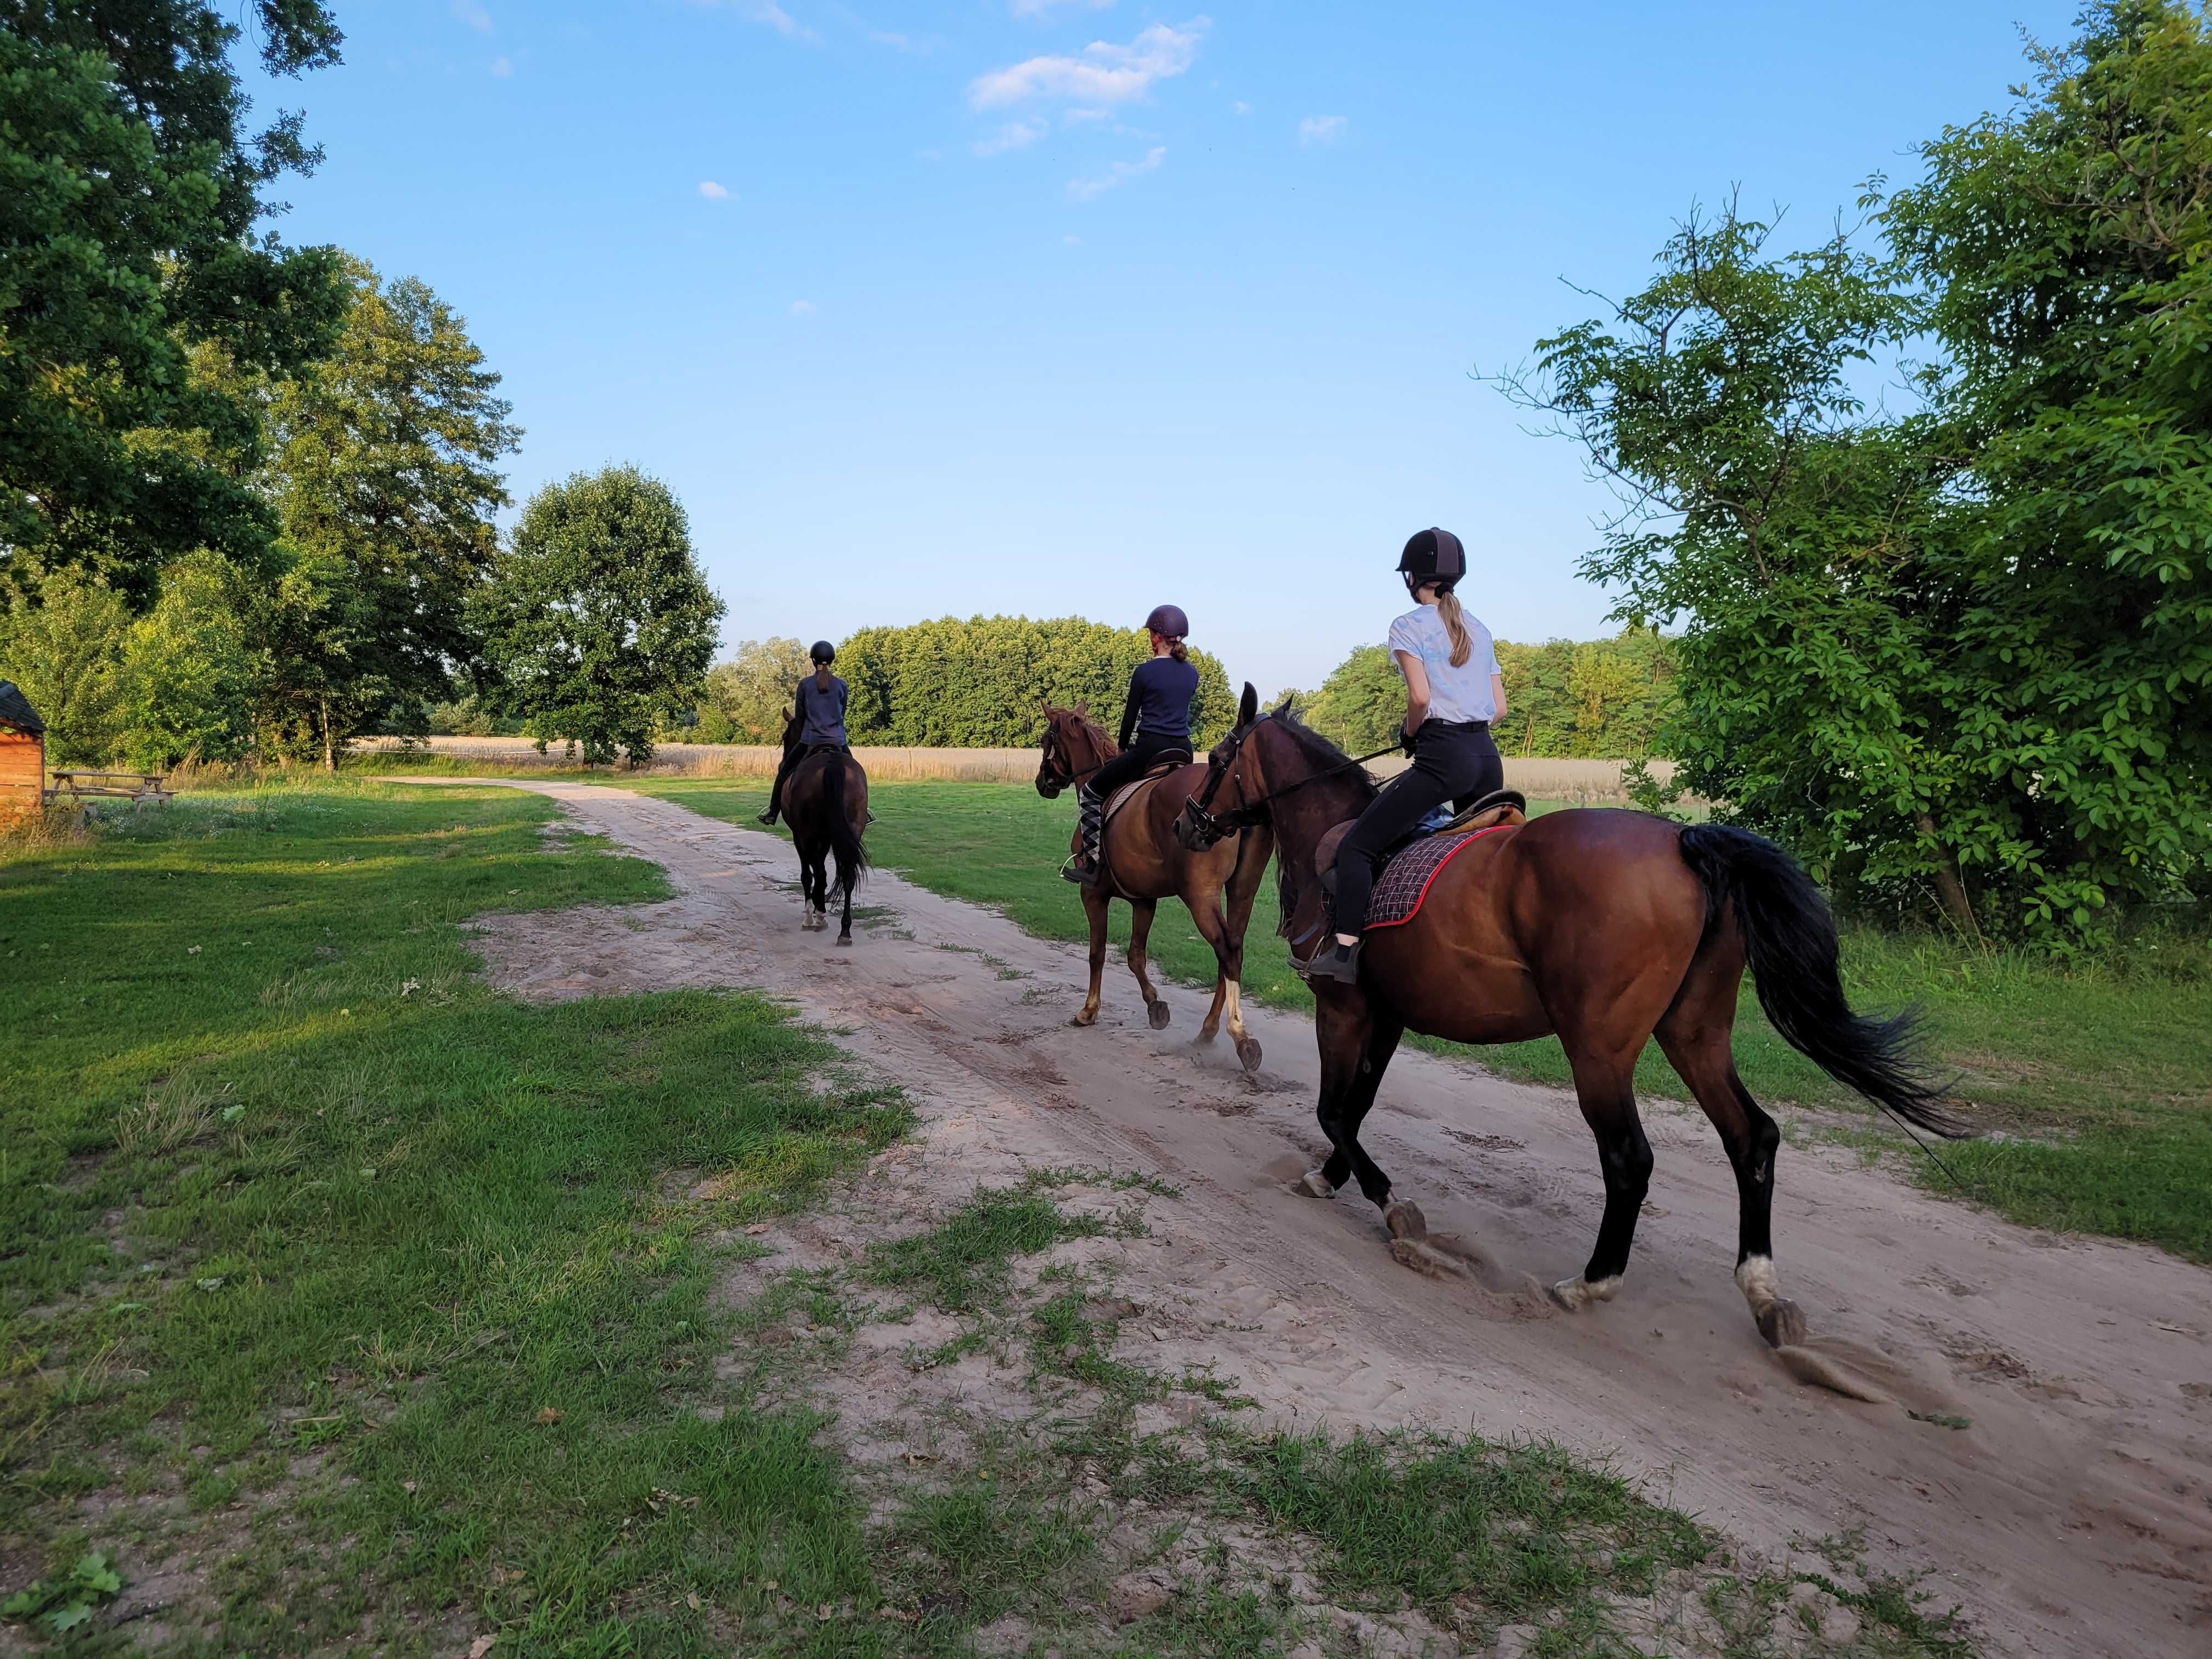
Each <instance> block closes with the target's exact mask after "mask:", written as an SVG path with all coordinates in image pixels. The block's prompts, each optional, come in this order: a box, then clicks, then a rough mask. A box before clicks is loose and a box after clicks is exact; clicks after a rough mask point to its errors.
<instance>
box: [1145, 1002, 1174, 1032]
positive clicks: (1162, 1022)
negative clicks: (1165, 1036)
mask: <svg viewBox="0 0 2212 1659" xmlns="http://www.w3.org/2000/svg"><path fill="white" fill-rule="evenodd" d="M1148 1012H1150V1014H1151V1016H1152V1029H1153V1030H1155V1031H1164V1030H1167V1029H1168V1021H1169V1020H1170V1019H1171V1018H1174V1016H1173V1015H1172V1014H1170V1012H1169V1011H1168V1006H1167V1004H1166V1003H1164V1002H1155V1003H1154V1004H1152V1007H1151V1008H1150V1010H1148Z"/></svg>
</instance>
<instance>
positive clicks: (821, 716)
mask: <svg viewBox="0 0 2212 1659" xmlns="http://www.w3.org/2000/svg"><path fill="white" fill-rule="evenodd" d="M806 655H807V658H808V659H809V660H810V661H811V662H812V663H813V665H814V671H813V672H812V673H811V674H809V675H808V676H807V677H806V678H805V679H803V680H801V681H799V698H798V701H797V702H794V703H793V705H792V722H791V725H790V726H787V728H786V730H785V737H784V744H783V759H782V761H781V763H780V764H779V765H778V766H777V767H776V769H775V788H774V789H772V790H770V791H769V798H768V811H765V812H763V813H762V814H761V815H760V821H761V822H762V823H775V821H776V818H777V817H778V816H779V815H780V814H781V812H782V811H783V786H784V783H785V781H787V779H788V778H789V777H790V776H791V775H792V772H793V769H795V768H796V767H797V766H798V765H799V761H800V760H801V759H803V758H804V757H805V756H806V755H807V754H808V753H809V752H810V751H811V750H816V749H850V748H851V747H852V744H849V743H848V742H847V741H846V738H845V705H846V704H847V703H848V702H851V701H852V696H853V694H852V692H851V691H850V690H848V689H847V688H846V685H845V682H844V681H842V680H841V679H839V678H837V677H836V675H835V674H833V673H831V672H830V671H829V665H830V664H831V663H833V662H835V661H836V660H837V647H836V646H834V645H832V644H830V643H829V641H827V640H817V641H814V648H813V649H812V650H811V651H809V652H808V653H806Z"/></svg>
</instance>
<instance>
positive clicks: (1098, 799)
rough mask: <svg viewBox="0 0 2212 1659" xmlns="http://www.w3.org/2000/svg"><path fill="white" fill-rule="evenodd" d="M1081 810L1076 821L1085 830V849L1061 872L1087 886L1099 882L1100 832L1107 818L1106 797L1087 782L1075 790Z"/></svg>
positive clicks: (1093, 885) (1092, 885) (1095, 884)
mask: <svg viewBox="0 0 2212 1659" xmlns="http://www.w3.org/2000/svg"><path fill="white" fill-rule="evenodd" d="M1075 799H1076V803H1077V805H1078V807H1079V811H1078V814H1077V817H1076V823H1077V825H1078V827H1079V828H1080V829H1081V830H1082V832H1083V851H1082V852H1081V853H1080V854H1078V855H1077V856H1076V859H1075V860H1074V862H1073V863H1072V864H1070V865H1069V866H1067V868H1066V869H1065V870H1063V871H1061V872H1060V874H1062V875H1064V876H1066V878H1068V879H1069V880H1070V881H1079V882H1081V883H1082V884H1084V885H1085V887H1096V886H1097V884H1098V833H1099V829H1100V827H1101V826H1102V825H1103V823H1104V822H1105V818H1106V798H1105V797H1104V796H1103V795H1101V794H1100V793H1098V792H1097V790H1095V789H1093V788H1092V787H1091V786H1090V785H1089V784H1087V783H1086V784H1085V785H1084V786H1083V787H1081V788H1079V789H1078V790H1077V791H1076V792H1075Z"/></svg>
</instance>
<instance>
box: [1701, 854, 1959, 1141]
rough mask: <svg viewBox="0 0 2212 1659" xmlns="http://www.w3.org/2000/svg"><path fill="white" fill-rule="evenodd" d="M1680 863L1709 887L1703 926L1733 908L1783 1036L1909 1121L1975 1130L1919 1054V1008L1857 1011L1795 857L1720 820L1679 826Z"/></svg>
mask: <svg viewBox="0 0 2212 1659" xmlns="http://www.w3.org/2000/svg"><path fill="white" fill-rule="evenodd" d="M1681 848H1682V862H1683V863H1685V864H1686V865H1688V866H1690V869H1691V872H1692V873H1693V874H1694V875H1695V876H1696V877H1697V878H1698V879H1699V882H1700V883H1702V884H1704V886H1705V931H1706V933H1707V934H1708V935H1710V934H1711V932H1712V930H1713V928H1714V927H1717V926H1718V925H1719V923H1720V921H1721V917H1722V914H1723V908H1724V907H1727V906H1730V905H1732V906H1734V907H1735V921H1736V927H1737V928H1738V929H1739V930H1740V931H1741V933H1742V934H1743V940H1744V947H1745V950H1746V951H1747V954H1748V955H1749V957H1750V959H1751V973H1752V980H1753V984H1754V985H1755V986H1756V987H1758V991H1759V1006H1760V1007H1762V1008H1764V1009H1765V1010H1766V1018H1768V1019H1769V1020H1770V1021H1771V1022H1772V1024H1773V1026H1774V1029H1775V1030H1778V1031H1779V1032H1780V1033H1781V1034H1782V1037H1783V1040H1784V1042H1787V1043H1789V1045H1790V1047H1791V1048H1795V1049H1796V1051H1797V1052H1798V1053H1799V1054H1803V1055H1804V1056H1805V1057H1806V1058H1807V1059H1808V1060H1811V1061H1812V1062H1813V1063H1814V1065H1816V1066H1819V1067H1820V1069H1821V1070H1822V1071H1824V1072H1826V1073H1827V1074H1828V1075H1829V1076H1830V1077H1832V1078H1833V1079H1836V1081H1837V1082H1838V1083H1841V1084H1843V1085H1845V1086H1846V1087H1848V1088H1850V1089H1854V1090H1856V1091H1858V1092H1859V1093H1860V1094H1862V1095H1864V1096H1865V1097H1867V1098H1868V1099H1869V1100H1871V1101H1873V1102H1874V1103H1875V1104H1876V1105H1878V1106H1881V1107H1882V1108H1884V1109H1887V1110H1888V1111H1890V1112H1892V1113H1893V1114H1894V1115H1896V1116H1898V1117H1899V1118H1901V1119H1902V1120H1904V1121H1905V1122H1907V1123H1910V1124H1913V1125H1917V1127H1920V1128H1923V1129H1926V1130H1928V1131H1929V1133H1932V1134H1939V1135H1944V1136H1948V1137H1950V1138H1952V1139H1957V1138H1959V1137H1960V1136H1963V1135H1966V1134H1970V1133H1972V1130H1971V1129H1970V1128H1969V1127H1966V1125H1965V1124H1963V1123H1961V1122H1960V1121H1959V1119H1958V1118H1956V1117H1955V1116H1954V1115H1952V1114H1951V1112H1950V1111H1948V1109H1946V1108H1945V1106H1944V1098H1945V1091H1944V1090H1943V1089H1942V1087H1941V1086H1940V1085H1938V1084H1936V1081H1935V1080H1934V1079H1931V1078H1930V1077H1929V1073H1928V1071H1927V1069H1926V1067H1925V1066H1924V1065H1923V1063H1922V1062H1921V1061H1920V1060H1918V1059H1917V1057H1916V1056H1915V1054H1913V1052H1912V1050H1913V1038H1914V1036H1915V1033H1916V1031H1917V1027H1918V1024H1919V1018H1918V1016H1917V1013H1916V1012H1913V1011H1911V1010H1907V1011H1906V1012H1904V1013H1901V1014H1899V1015H1897V1016H1896V1017H1895V1018H1891V1019H1872V1018H1868V1017H1867V1016H1866V1015H1864V1014H1859V1013H1854V1012H1852V1011H1851V1006H1850V1002H1849V1001H1847V1000H1845V998H1844V981H1843V975H1842V972H1841V971H1840V968H1839V965H1838V949H1837V944H1836V921H1835V918H1834V916H1832V915H1830V914H1829V910H1828V905H1827V901H1826V899H1824V898H1822V897H1821V896H1820V889H1819V888H1817V887H1815V886H1814V884H1813V878H1811V877H1810V876H1808V875H1807V874H1806V873H1805V872H1804V871H1803V870H1802V869H1801V868H1800V867H1799V866H1798V864H1797V861H1796V860H1795V859H1793V858H1791V857H1790V854H1787V853H1785V852H1784V851H1783V850H1782V849H1781V848H1779V847H1777V846H1776V845H1775V844H1774V843H1773V842H1771V841H1768V840H1767V839H1766V838H1765V836H1754V835H1753V834H1752V833H1751V832H1750V831H1748V830H1746V829H1730V828H1729V827H1728V826H1726V825H1723V824H1717V823H1693V824H1692V825H1690V826H1689V827H1688V828H1686V829H1684V830H1683V831H1682V836H1681Z"/></svg>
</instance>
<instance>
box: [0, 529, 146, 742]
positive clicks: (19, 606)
mask: <svg viewBox="0 0 2212 1659" xmlns="http://www.w3.org/2000/svg"><path fill="white" fill-rule="evenodd" d="M130 632H131V611H130V607H129V606H128V605H125V603H124V602H123V596H122V595H121V594H119V593H118V592H115V590H114V589H112V588H111V587H109V586H107V585H106V583H104V582H102V581H100V580H98V579H97V578H95V577H91V576H88V575H86V574H84V572H82V570H77V569H74V568H72V569H67V570H63V571H59V572H57V573H56V574H53V575H52V576H49V577H48V578H47V579H46V582H45V583H44V584H43V586H42V587H41V589H40V595H39V603H38V604H36V605H33V604H31V603H30V601H29V600H27V599H25V598H24V597H23V596H22V595H21V594H17V595H15V597H14V599H12V600H11V601H10V602H9V609H8V612H7V614H6V615H4V616H0V679H11V680H14V681H15V683H16V684H18V685H20V686H21V688H22V690H23V695H24V696H27V697H28V698H29V699H30V700H31V706H32V707H33V708H36V709H37V710H38V711H39V713H40V715H41V716H42V717H43V718H44V719H45V720H46V758H47V760H48V763H50V764H53V765H58V766H104V765H106V763H108V762H109V761H111V760H112V759H113V758H114V757H115V750H116V745H117V744H118V742H119V741H120V739H121V736H122V720H123V709H122V703H123V693H124V670H123V665H124V653H125V647H126V645H127V642H128V641H129V638H130Z"/></svg>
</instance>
